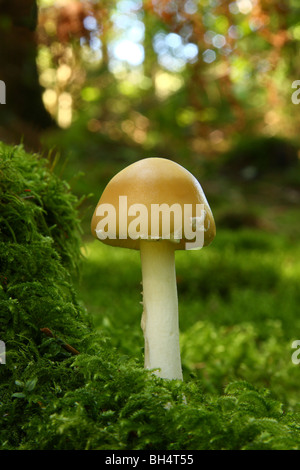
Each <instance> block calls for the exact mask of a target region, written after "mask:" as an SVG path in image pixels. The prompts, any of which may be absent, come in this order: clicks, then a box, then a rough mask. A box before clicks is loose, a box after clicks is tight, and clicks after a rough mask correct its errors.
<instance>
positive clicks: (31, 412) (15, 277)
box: [0, 145, 300, 450]
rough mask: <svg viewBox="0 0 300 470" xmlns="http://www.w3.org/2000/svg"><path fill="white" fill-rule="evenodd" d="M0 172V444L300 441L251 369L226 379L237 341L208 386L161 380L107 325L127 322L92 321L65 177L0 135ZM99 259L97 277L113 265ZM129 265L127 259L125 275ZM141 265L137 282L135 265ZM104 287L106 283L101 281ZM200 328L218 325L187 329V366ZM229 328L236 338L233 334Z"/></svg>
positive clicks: (221, 445)
mask: <svg viewBox="0 0 300 470" xmlns="http://www.w3.org/2000/svg"><path fill="white" fill-rule="evenodd" d="M0 178H1V185H0V283H1V288H0V338H1V340H2V341H4V342H5V344H6V352H7V356H6V364H2V365H0V442H1V444H0V446H1V447H0V448H1V449H105V450H107V449H114V450H117V449H150V450H154V449H165V450H168V449H169V450H176V449H177V450H179V449H181V450H184V449H193V450H195V449H281V448H284V449H299V448H300V433H299V429H300V418H299V415H298V414H297V413H296V412H295V411H289V412H287V410H286V409H285V406H283V405H282V404H281V403H280V401H277V400H275V399H274V397H273V396H272V394H271V393H270V392H269V391H268V390H266V389H263V388H261V389H258V388H256V387H254V386H253V385H250V384H249V383H248V382H246V381H244V380H241V381H235V382H233V383H231V384H227V385H226V388H225V390H224V389H223V388H222V387H224V383H223V381H222V377H223V376H224V370H225V373H228V375H230V374H231V372H232V370H233V369H232V364H235V371H237V370H239V367H240V363H239V357H237V356H238V355H237V356H235V354H234V352H233V351H232V353H231V354H230V355H229V356H228V364H226V363H225V365H223V368H222V374H223V375H222V374H221V375H219V374H218V371H217V370H215V371H214V370H213V366H211V367H212V368H211V369H210V370H211V380H212V385H213V390H212V392H213V393H209V392H208V389H209V387H208V385H207V382H205V381H204V380H203V378H202V377H201V376H200V377H197V376H194V377H187V380H186V381H185V382H184V383H182V382H178V381H165V380H163V379H159V378H157V377H156V376H154V375H152V374H151V373H150V372H147V371H145V370H144V369H143V365H142V361H141V355H138V354H135V353H136V350H133V351H131V352H130V351H129V346H128V349H127V350H126V348H125V351H124V350H122V348H120V350H117V349H116V343H117V341H116V342H114V343H112V341H111V340H110V338H109V337H107V336H109V335H108V332H111V334H112V335H113V334H114V335H115V336H117V335H119V336H120V338H121V335H123V336H124V331H123V332H122V331H121V328H120V327H118V328H117V329H116V330H115V331H114V333H113V332H112V329H110V328H109V327H108V328H107V329H105V328H102V329H101V330H96V329H95V327H94V325H93V324H92V322H91V317H90V315H88V314H87V312H86V309H85V308H84V307H83V305H82V304H81V302H80V301H79V300H78V293H77V292H76V291H75V289H74V285H73V281H72V279H73V276H74V273H75V272H76V271H78V270H79V266H80V262H81V254H80V228H79V222H78V214H77V211H76V206H77V204H78V201H77V200H76V198H75V197H74V196H73V195H72V193H71V192H70V188H69V186H68V185H67V184H66V183H65V182H63V181H61V180H60V179H59V178H58V177H57V176H55V174H54V173H53V171H51V167H49V162H48V161H47V160H44V159H41V158H39V157H37V156H34V155H28V154H27V153H25V152H24V150H23V149H22V147H15V148H11V147H7V146H4V145H1V146H0ZM121 253H122V254H123V253H124V252H121ZM121 256H122V255H121ZM124 256H125V255H124ZM125 258H126V256H125ZM125 258H124V259H125ZM104 261H105V260H103V259H102V267H101V269H100V271H99V272H100V274H99V276H98V279H99V278H101V276H102V277H103V276H105V274H106V270H105V269H106V268H105V263H104ZM136 268H137V263H136ZM230 269H231V271H232V275H235V274H234V269H233V268H230ZM266 269H267V268H266ZM245 270H246V267H245ZM231 271H230V272H231ZM126 272H127V271H126V269H125V265H123V267H122V269H121V270H120V274H119V275H120V279H119V281H118V282H119V283H122V282H124V275H126ZM245 272H246V271H245ZM247 272H248V274H249V273H250V275H251V270H249V271H247ZM265 274H266V276H267V274H268V272H267V270H266V273H265ZM245 275H246V274H245ZM134 276H136V277H134V282H136V283H138V271H137V270H136V274H134ZM274 276H275V277H274V278H272V282H277V276H278V274H277V273H275V275H274ZM252 277H253V283H254V284H255V278H254V275H253V276H252ZM252 277H251V278H252ZM132 279H133V278H132ZM118 282H117V281H116V280H115V281H113V285H114V286H115V287H116V288H118V285H119V284H118ZM127 282H128V285H129V281H127ZM241 282H244V281H243V280H242V281H241ZM101 286H102V287H101ZM105 287H106V286H105V283H104V282H102V284H101V283H100V289H101V291H102V292H103V293H104V292H105V290H106V288H105ZM265 288H269V284H268V283H266V284H265ZM123 294H124V292H123ZM123 294H122V295H123ZM127 297H129V294H127ZM113 300H115V301H116V302H117V299H114V298H111V304H112V306H111V309H113V306H114V302H113ZM134 304H135V301H134ZM132 305H133V303H132V302H131V303H130V302H129V300H128V308H129V309H131V307H132ZM129 313H130V312H129ZM126 314H128V312H127V313H126ZM135 314H136V315H137V314H138V311H136V312H135ZM128 316H129V315H128ZM124 318H126V315H125V314H124ZM43 328H48V329H50V330H51V331H52V333H53V336H52V337H51V336H47V335H46V334H44V333H43V332H42V331H41V329H43ZM197 331H198V333H199V336H201V335H202V338H203V337H205V338H208V337H209V336H210V335H214V334H215V331H214V329H213V327H210V326H209V325H206V326H205V327H204V326H203V325H201V324H198V325H196V330H195V331H194V336H196V337H194V340H193V342H192V343H191V338H189V339H188V338H187V336H186V338H185V340H184V348H185V349H186V351H187V352H186V354H185V359H184V367H185V369H186V371H188V369H189V368H191V364H193V362H194V361H195V354H196V349H197V335H196V333H197ZM241 334H243V335H244V337H245V338H246V339H247V341H249V345H248V347H247V348H246V349H247V350H246V353H247V354H246V355H247V361H248V362H249V364H250V365H249V367H252V366H253V361H252V362H251V358H253V357H257V356H255V354H256V353H255V345H254V342H255V340H254V339H253V338H254V334H253V331H252V330H251V328H250V327H249V328H248V329H246V330H245V331H242V330H241V331H240V330H239V331H237V339H236V341H237V343H238V339H239V338H240V337H241ZM190 336H191V337H192V336H193V335H190ZM225 339H226V338H225ZM225 339H224V345H226V344H227V343H232V342H233V339H234V338H233V334H232V336H230V335H229V337H228V338H227V340H226V341H227V343H226V341H225ZM114 341H115V340H114ZM119 342H120V344H122V341H121V339H120V340H119ZM66 344H69V345H71V346H72V347H74V348H76V349H77V351H79V354H77V355H72V353H71V352H70V350H68V348H67V349H66V348H65V346H66ZM193 345H194V346H193ZM239 347H241V345H240V344H238V347H237V348H235V353H236V352H237V350H238V349H239ZM268 351H269V349H268ZM209 353H210V350H209V348H208V349H207V354H209ZM264 357H265V356H264ZM253 360H254V359H253ZM226 368H227V369H226ZM257 374H258V373H256V372H255V371H254V375H253V380H254V381H255V380H256V379H257ZM233 375H234V374H233ZM235 378H236V377H235ZM219 386H220V387H221V388H222V390H220V391H218V392H216V389H218V387H219Z"/></svg>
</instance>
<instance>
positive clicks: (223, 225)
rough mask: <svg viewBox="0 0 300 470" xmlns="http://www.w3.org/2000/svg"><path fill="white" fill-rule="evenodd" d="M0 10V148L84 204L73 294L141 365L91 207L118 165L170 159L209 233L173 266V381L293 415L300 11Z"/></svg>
mask: <svg viewBox="0 0 300 470" xmlns="http://www.w3.org/2000/svg"><path fill="white" fill-rule="evenodd" d="M0 13H1V16H0V79H2V80H4V81H5V83H6V88H7V90H6V91H7V99H6V103H7V104H6V105H5V106H1V109H0V139H1V140H4V141H5V142H7V143H15V144H18V143H19V142H20V141H22V142H23V143H24V146H25V148H26V149H27V150H34V151H39V152H41V153H42V154H43V155H44V156H45V157H48V158H49V159H50V160H51V165H52V167H53V168H54V166H56V170H57V171H58V173H59V174H61V175H62V176H63V178H65V179H66V180H67V181H68V182H69V184H70V187H71V189H72V191H74V192H75V193H76V194H77V195H78V196H79V197H80V198H81V197H82V196H86V198H85V199H84V200H82V204H81V216H82V221H83V236H84V239H85V241H86V243H87V245H88V247H87V250H88V251H87V252H88V258H87V259H88V262H86V263H85V265H84V268H83V284H81V286H80V292H81V295H82V297H83V300H84V302H85V304H86V305H87V307H88V309H89V310H90V312H91V313H95V317H96V318H97V321H96V322H98V324H99V326H100V327H101V328H106V330H107V331H109V332H110V335H111V337H112V338H113V341H115V343H114V345H115V346H118V348H119V349H121V351H123V352H124V353H126V354H127V353H128V354H130V355H132V354H136V355H139V354H140V352H141V348H142V336H141V331H140V327H139V319H140V313H141V312H140V305H139V300H140V298H139V296H140V291H139V287H138V286H139V282H140V267H139V260H138V259H137V258H136V257H135V258H134V256H135V255H136V254H135V253H134V254H132V253H128V252H126V251H125V252H122V250H120V252H118V251H117V250H115V251H114V252H113V254H112V251H111V250H110V247H108V248H107V247H103V246H102V244H100V243H98V242H95V243H90V242H91V240H92V237H91V235H90V228H89V224H90V218H91V216H92V213H93V210H94V207H95V204H96V203H97V201H98V199H99V197H100V194H101V192H102V190H103V189H104V187H105V185H106V184H107V183H108V181H109V180H110V178H111V177H112V176H113V175H114V174H115V173H116V172H117V171H119V170H121V169H122V168H124V167H125V166H127V165H128V164H130V163H133V162H135V161H137V160H139V159H140V158H144V157H148V156H159V157H166V158H170V159H173V160H175V161H177V162H178V163H180V164H182V165H183V166H184V167H185V168H187V169H188V170H189V171H191V172H192V173H193V174H194V175H195V176H196V177H197V179H199V181H200V183H201V185H202V186H203V189H204V191H205V193H206V196H207V199H208V201H209V203H210V205H211V208H212V211H213V213H214V216H215V219H216V225H217V237H216V240H215V241H214V243H213V244H212V246H211V247H209V248H207V249H205V250H203V253H202V250H201V253H199V254H193V255H190V254H185V253H183V254H182V253H179V254H178V290H179V301H180V309H181V310H186V311H187V312H189V315H187V316H183V317H181V320H180V324H181V330H182V348H183V365H184V371H185V373H186V374H187V373H190V372H191V371H193V373H195V374H198V375H199V376H200V377H201V378H203V379H204V380H205V381H206V386H207V387H208V389H210V390H215V389H218V390H220V389H222V387H223V386H224V384H225V383H227V382H228V380H229V378H244V379H247V380H250V381H253V382H255V383H257V384H262V385H264V386H267V387H273V390H274V393H275V394H276V393H277V396H280V398H281V399H282V400H287V401H289V403H290V404H291V405H295V403H297V402H298V401H299V400H298V398H297V397H298V390H299V370H298V368H297V367H296V366H295V365H293V364H292V362H291V353H292V350H291V342H292V340H293V339H298V338H299V337H300V323H299V301H300V298H299V288H298V286H299V275H300V264H299V253H300V244H299V236H300V224H299V215H300V211H299V201H300V172H299V158H300V150H299V149H300V140H299V129H300V127H299V126H300V106H299V105H297V99H296V100H294V102H293V100H292V96H293V93H295V94H296V95H297V87H296V88H295V84H294V85H293V83H294V82H295V81H296V80H300V54H299V44H300V4H299V2H297V1H296V0H273V1H271V0H236V1H232V2H230V1H223V0H201V1H198V0H178V1H175V0H145V1H141V0H119V1H116V0H110V1H108V0H82V1H76V0H57V1H54V0H37V2H36V1H35V0H10V1H9V2H7V1H5V0H0ZM293 86H294V87H293ZM294 96H295V95H294ZM295 97H296V98H297V96H295ZM119 253H120V254H119ZM198 255H199V256H198ZM184 256H185V257H184ZM132 286H134V289H133V288H132ZM135 287H136V289H137V290H136V293H135ZM129 292H130V295H129ZM133 292H134V293H133ZM116 293H118V295H117V296H116ZM112 299H113V301H112ZM99 312H100V313H101V315H100V316H99ZM125 317H126V320H125V323H124V318H125ZM202 320H206V321H207V322H206V323H205V324H204V323H201V321H202ZM196 322H198V323H196ZM199 322H200V323H199ZM195 323H196V326H194V325H195ZM124 324H125V325H126V326H125V327H124ZM124 331H125V333H126V331H127V332H128V334H124ZM216 343H218V345H219V349H217V350H216V349H215V345H216ZM203 345H206V346H205V348H206V349H205V348H204V350H203ZM199 351H200V352H201V354H200V356H199ZM224 351H226V354H224Z"/></svg>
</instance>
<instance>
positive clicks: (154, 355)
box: [140, 240, 182, 380]
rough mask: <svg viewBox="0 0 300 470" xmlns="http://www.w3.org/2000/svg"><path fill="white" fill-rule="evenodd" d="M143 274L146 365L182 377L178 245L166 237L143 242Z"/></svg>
mask: <svg viewBox="0 0 300 470" xmlns="http://www.w3.org/2000/svg"><path fill="white" fill-rule="evenodd" d="M140 252H141V263H142V276H143V307H144V311H143V315H142V321H141V327H142V329H143V332H144V339H145V353H144V354H145V364H144V365H145V368H146V369H159V370H157V371H155V373H156V375H158V376H159V377H162V378H165V379H179V380H182V370H181V359H180V348H179V323H178V297H177V285H176V272H175V246H174V244H173V243H172V242H170V241H167V240H160V241H149V240H141V242H140Z"/></svg>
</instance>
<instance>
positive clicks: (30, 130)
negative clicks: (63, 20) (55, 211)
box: [0, 0, 52, 147]
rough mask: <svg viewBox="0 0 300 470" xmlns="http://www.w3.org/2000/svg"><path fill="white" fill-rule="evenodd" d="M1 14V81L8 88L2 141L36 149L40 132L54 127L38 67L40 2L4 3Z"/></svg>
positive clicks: (0, 112)
mask: <svg viewBox="0 0 300 470" xmlns="http://www.w3.org/2000/svg"><path fill="white" fill-rule="evenodd" d="M0 14H1V18H0V80H3V81H4V82H5V85H6V104H4V105H0V139H2V140H5V141H7V142H9V143H19V142H20V140H22V141H23V142H24V144H25V145H26V143H27V144H28V145H29V146H33V147H35V146H36V143H37V141H38V134H39V132H40V131H41V130H42V129H45V128H47V127H49V126H50V125H51V124H52V119H51V117H50V115H49V114H48V113H47V111H46V110H45V108H44V106H43V102H42V97H41V92H42V90H41V87H40V85H39V79H38V71H37V65H36V40H35V29H36V26H37V4H36V0H9V1H8V0H0Z"/></svg>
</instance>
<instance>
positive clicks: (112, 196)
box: [91, 158, 216, 250]
mask: <svg viewBox="0 0 300 470" xmlns="http://www.w3.org/2000/svg"><path fill="white" fill-rule="evenodd" d="M120 196H121V197H122V196H123V201H124V200H125V199H126V207H125V206H124V205H122V206H120ZM124 196H126V198H124ZM104 204H110V205H112V206H113V207H114V208H115V211H116V218H115V219H116V223H115V226H114V230H113V232H114V233H109V230H107V238H105V239H101V241H102V242H103V243H106V244H108V245H112V246H120V247H124V248H131V249H135V250H138V249H139V245H140V239H151V233H152V232H151V228H153V220H151V214H152V212H151V211H152V208H153V205H155V204H156V205H159V206H160V207H162V204H167V206H168V207H169V208H170V209H171V212H170V223H169V233H170V235H171V241H174V239H173V238H175V239H176V240H175V241H174V244H175V249H177V250H184V249H186V243H189V242H191V241H192V240H191V239H187V238H186V237H185V234H184V212H185V210H186V208H185V204H188V205H190V208H191V212H192V217H193V218H195V217H196V215H197V214H198V212H196V205H199V204H202V205H203V208H204V211H205V212H204V221H203V228H204V238H203V246H207V245H209V244H210V243H211V242H212V240H213V239H214V237H215V234H216V226H215V221H214V218H213V214H212V212H211V209H210V207H209V204H208V202H207V200H206V197H205V194H204V192H203V190H202V188H201V186H200V184H199V182H198V181H197V179H196V178H195V177H194V176H193V175H192V174H191V173H190V172H189V171H188V170H186V169H185V168H183V167H182V166H181V165H179V164H178V163H175V162H173V161H172V160H168V159H165V158H145V159H142V160H139V161H137V162H135V163H133V164H131V165H129V166H128V167H126V168H124V169H123V170H122V171H120V172H119V173H117V174H116V175H115V176H114V177H113V178H112V179H111V180H110V182H109V183H108V184H107V186H106V188H105V189H104V191H103V193H102V196H101V197H100V200H99V202H98V204H97V206H96V209H95V211H94V215H93V217H92V221H91V231H92V234H93V236H94V237H96V238H98V236H97V232H96V230H97V226H98V224H99V222H100V220H101V219H103V214H102V215H98V214H99V210H98V209H99V207H100V206H102V207H105V206H103V205H104ZM135 204H141V205H143V206H144V207H146V208H147V223H146V230H145V231H143V230H141V231H140V237H139V238H138V239H132V238H131V237H130V233H129V232H128V228H129V227H130V223H133V222H134V221H136V222H137V216H139V221H140V222H143V219H142V218H141V217H143V215H142V212H135V215H129V214H128V209H129V208H130V207H131V206H133V205H135ZM174 204H176V205H177V206H173V205H174ZM172 206H173V209H174V210H175V209H176V208H181V210H180V211H179V213H181V214H182V217H180V220H179V219H178V217H175V215H174V213H172ZM179 206H180V207H179ZM134 207H135V208H136V207H137V206H133V208H134ZM156 207H157V206H156ZM124 209H125V210H124ZM126 209H127V210H126ZM124 212H126V214H125V213H124ZM177 214H178V212H177ZM144 222H146V221H145V220H144ZM120 224H121V225H122V227H120ZM124 227H126V228H125V232H126V230H127V232H126V233H124ZM143 227H145V224H143V223H141V224H140V228H141V229H142V228H143ZM122 230H123V231H122ZM180 230H181V232H182V236H181V237H179V239H177V238H178V233H179V232H180ZM202 230H203V229H202ZM158 238H159V239H161V238H166V237H165V231H164V226H163V224H162V218H161V217H160V219H159V237H158Z"/></svg>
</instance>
